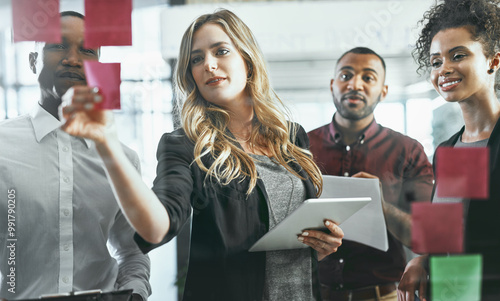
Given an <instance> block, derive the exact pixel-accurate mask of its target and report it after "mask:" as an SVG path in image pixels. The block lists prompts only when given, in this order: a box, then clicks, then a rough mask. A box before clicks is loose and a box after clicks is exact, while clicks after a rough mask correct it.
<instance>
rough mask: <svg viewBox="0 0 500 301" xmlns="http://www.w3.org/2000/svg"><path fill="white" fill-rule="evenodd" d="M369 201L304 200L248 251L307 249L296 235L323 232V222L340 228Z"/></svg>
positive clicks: (363, 198)
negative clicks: (315, 230) (312, 231)
mask: <svg viewBox="0 0 500 301" xmlns="http://www.w3.org/2000/svg"><path fill="white" fill-rule="evenodd" d="M370 201H371V198H370V197H362V198H323V199H308V200H305V201H304V202H303V203H302V204H301V205H300V206H299V207H298V208H297V209H295V210H294V211H293V212H292V213H291V214H290V215H289V216H287V217H286V218H285V219H283V221H281V223H279V224H278V225H276V226H275V227H274V228H273V229H271V230H270V231H269V232H267V233H266V234H265V235H264V236H262V237H261V238H260V239H259V240H258V241H257V242H256V243H255V244H254V245H253V246H252V247H251V248H250V250H249V251H250V252H258V251H272V250H285V249H299V248H307V247H308V246H307V245H305V244H303V243H302V242H300V241H298V240H297V235H298V234H300V233H302V230H305V229H326V227H325V225H324V220H325V219H329V220H332V221H334V222H335V223H337V224H339V225H340V224H342V222H343V221H345V220H346V219H347V218H349V217H350V216H351V215H353V214H354V213H355V212H356V211H358V210H359V209H361V208H362V207H364V206H365V205H367V204H368V203H369V202H370Z"/></svg>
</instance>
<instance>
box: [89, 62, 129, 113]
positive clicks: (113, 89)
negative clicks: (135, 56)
mask: <svg viewBox="0 0 500 301" xmlns="http://www.w3.org/2000/svg"><path fill="white" fill-rule="evenodd" d="M83 68H84V69H85V76H86V77H87V85H88V86H89V87H98V88H99V91H100V94H101V95H102V97H103V100H102V102H100V103H98V104H97V106H96V108H98V109H108V110H114V109H120V83H121V77H120V69H121V68H120V63H99V62H97V61H84V62H83Z"/></svg>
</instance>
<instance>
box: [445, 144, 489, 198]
mask: <svg viewBox="0 0 500 301" xmlns="http://www.w3.org/2000/svg"><path fill="white" fill-rule="evenodd" d="M489 161H490V152H489V149H488V148H486V147H458V148H457V147H455V148H452V147H440V148H438V150H437V151H436V182H437V183H438V189H437V196H438V197H459V198H471V199H487V198H488V195H489V173H490V172H489Z"/></svg>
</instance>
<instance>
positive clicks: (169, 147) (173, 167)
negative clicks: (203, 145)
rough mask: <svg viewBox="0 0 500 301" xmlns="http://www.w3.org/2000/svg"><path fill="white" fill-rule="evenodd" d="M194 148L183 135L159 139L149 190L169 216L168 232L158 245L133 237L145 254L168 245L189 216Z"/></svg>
mask: <svg viewBox="0 0 500 301" xmlns="http://www.w3.org/2000/svg"><path fill="white" fill-rule="evenodd" d="M193 147H194V145H193V144H192V143H191V141H190V140H189V139H188V138H187V137H186V136H185V135H184V134H183V132H182V131H176V132H173V133H169V134H164V135H163V137H162V138H161V139H160V143H159V144H158V151H157V154H156V157H157V159H158V165H157V168H156V178H155V180H154V182H153V188H152V190H153V192H154V193H155V194H156V196H157V197H158V199H159V200H160V201H161V203H162V204H163V206H165V209H166V210H167V212H168V215H169V219H170V228H169V231H168V233H167V234H166V235H165V237H164V238H163V240H162V241H161V242H160V243H158V244H152V243H149V242H147V241H146V240H144V239H143V238H142V237H141V236H140V235H138V234H137V233H136V234H135V236H134V239H135V241H136V243H137V244H138V246H139V248H140V249H141V250H142V251H143V252H144V253H147V252H149V251H151V250H152V249H154V248H156V247H158V246H161V245H163V244H165V243H167V242H169V241H170V240H171V239H172V238H174V237H175V236H176V235H177V233H179V231H180V229H181V227H182V226H183V225H184V223H185V222H186V221H187V220H188V218H189V217H190V216H191V194H192V192H193V173H192V168H191V167H192V164H196V163H193Z"/></svg>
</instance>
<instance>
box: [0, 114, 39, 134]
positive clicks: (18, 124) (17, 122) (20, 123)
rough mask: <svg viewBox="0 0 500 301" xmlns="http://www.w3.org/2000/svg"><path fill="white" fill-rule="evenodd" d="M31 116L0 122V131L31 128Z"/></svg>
mask: <svg viewBox="0 0 500 301" xmlns="http://www.w3.org/2000/svg"><path fill="white" fill-rule="evenodd" d="M31 119H32V117H31V115H28V114H26V115H21V116H18V117H14V118H9V119H4V120H1V121H0V131H5V132H10V131H12V130H15V129H26V128H31Z"/></svg>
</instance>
